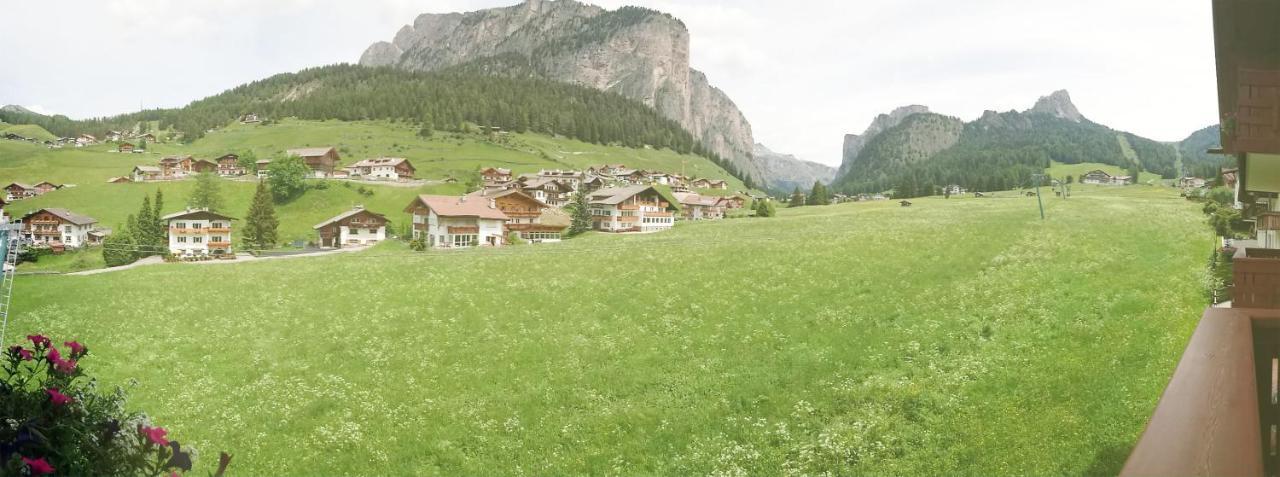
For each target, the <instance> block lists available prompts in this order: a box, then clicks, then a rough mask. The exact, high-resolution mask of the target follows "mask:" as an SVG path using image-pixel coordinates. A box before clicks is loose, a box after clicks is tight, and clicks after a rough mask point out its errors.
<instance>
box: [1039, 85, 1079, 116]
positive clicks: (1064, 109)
mask: <svg viewBox="0 0 1280 477" xmlns="http://www.w3.org/2000/svg"><path fill="white" fill-rule="evenodd" d="M1027 112H1028V113H1043V114H1048V115H1050V116H1053V117H1056V118H1061V119H1066V120H1069V121H1074V122H1077V123H1078V122H1081V121H1084V116H1083V115H1081V114H1080V110H1079V109H1076V105H1075V104H1074V103H1072V102H1071V94H1069V93H1067V90H1065V89H1061V90H1058V91H1054V92H1053V93H1052V94H1050V95H1048V96H1041V97H1040V99H1039V100H1038V101H1036V105H1035V106H1032V107H1031V109H1028V110H1027Z"/></svg>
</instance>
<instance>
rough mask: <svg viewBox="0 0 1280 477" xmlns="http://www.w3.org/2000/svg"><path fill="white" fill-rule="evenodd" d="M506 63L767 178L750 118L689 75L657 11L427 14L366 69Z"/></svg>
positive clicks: (682, 37)
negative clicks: (671, 128)
mask: <svg viewBox="0 0 1280 477" xmlns="http://www.w3.org/2000/svg"><path fill="white" fill-rule="evenodd" d="M499 56H501V57H504V58H506V60H504V61H505V62H506V63H507V64H510V57H512V56H514V57H517V58H519V61H523V62H527V66H526V67H524V68H521V69H522V70H524V71H531V72H533V73H534V74H538V75H541V76H544V77H546V78H549V79H553V80H557V81H563V82H568V83H575V84H580V85H585V86H590V87H593V88H596V89H600V90H604V91H610V92H614V93H618V94H620V95H622V96H625V97H628V98H631V99H634V100H637V101H640V102H642V103H644V104H647V105H649V106H651V107H653V108H654V109H656V110H658V111H659V112H660V113H662V114H663V115H664V116H666V117H667V118H670V119H672V120H675V121H677V122H679V123H680V124H681V125H682V126H684V128H685V129H687V130H688V131H689V132H690V133H692V134H693V135H694V137H695V138H698V139H699V140H700V141H701V142H702V144H703V145H704V146H705V147H706V148H707V149H708V150H710V151H712V152H714V153H716V154H718V155H720V156H721V157H723V158H725V159H727V160H728V161H729V162H730V163H732V164H733V165H734V167H736V168H738V169H739V170H740V171H741V172H743V173H745V174H747V175H749V176H751V177H752V178H755V179H757V180H761V179H763V178H764V177H765V171H764V169H763V168H762V167H761V166H760V165H759V164H758V163H757V162H756V161H754V160H753V159H752V155H751V154H752V150H753V143H754V142H753V140H752V135H751V125H750V124H749V123H748V122H747V119H746V117H745V116H743V114H742V112H741V111H739V110H738V107H737V106H736V105H735V104H734V103H733V101H732V100H730V99H729V97H728V96H727V95H725V94H724V92H722V91H720V90H719V89H717V88H715V87H713V86H711V84H710V82H709V81H708V80H707V78H706V75H704V74H702V73H701V72H699V71H697V70H694V69H692V68H690V66H689V31H688V29H686V28H685V26H684V24H683V23H682V22H680V20H678V19H676V18H674V17H671V16H670V15H666V14H663V13H659V12H656V11H653V10H647V9H642V8H635V7H624V8H621V9H618V10H615V11H608V10H605V9H602V8H600V7H596V6H593V5H587V4H583V3H578V2H575V1H573V0H558V1H544V0H528V1H526V2H525V3H523V4H520V5H515V6H511V7H504V8H494V9H489V10H480V11H475V12H468V13H448V14H424V15H420V16H418V18H417V19H416V20H414V22H413V24H412V25H407V26H405V27H403V28H401V29H400V31H399V32H398V33H396V36H395V39H394V40H393V41H390V42H378V43H375V44H373V45H372V46H370V47H369V48H368V49H367V50H366V51H365V52H364V54H363V55H362V56H361V58H360V64H362V65H367V66H395V67H399V68H405V69H409V70H415V71H430V70H436V69H440V68H446V67H450V66H457V65H462V64H466V63H471V62H476V61H484V60H486V59H491V58H495V57H499ZM495 64H497V63H495ZM494 73H498V74H502V73H503V72H501V71H494Z"/></svg>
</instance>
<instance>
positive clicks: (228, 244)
mask: <svg viewBox="0 0 1280 477" xmlns="http://www.w3.org/2000/svg"><path fill="white" fill-rule="evenodd" d="M209 248H231V242H209Z"/></svg>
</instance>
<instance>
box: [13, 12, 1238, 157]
mask: <svg viewBox="0 0 1280 477" xmlns="http://www.w3.org/2000/svg"><path fill="white" fill-rule="evenodd" d="M511 3H515V0H434V1H417V0H367V1H361V2H349V1H340V0H272V1H259V0H208V1H199V2H192V1H187V2H173V1H169V0H110V1H105V2H102V1H90V0H73V1H65V2H17V3H15V4H14V5H9V6H7V7H6V12H5V16H6V19H5V27H4V28H2V29H0V64H5V65H9V66H10V67H9V68H7V71H6V74H5V75H2V76H0V104H7V103H17V104H27V103H36V104H41V105H44V106H45V107H47V108H49V109H50V110H54V111H59V112H63V113H65V114H68V115H71V116H73V117H87V116H100V115H108V114H116V113H120V112H126V111H132V110H135V109H137V108H138V105H139V104H143V105H145V106H146V107H169V106H180V105H182V104H185V103H187V102H189V101H191V100H194V99H198V98H200V97H203V96H207V95H210V94H215V93H218V92H220V91H222V90H224V89H227V88H230V87H232V86H235V85H238V84H241V83H244V82H248V81H252V80H255V79H260V78H264V77H267V76H270V75H272V74H275V73H280V72H286V71H296V70H298V69H301V68H305V67H308V66H317V65H322V64H330V63H336V62H355V61H356V60H358V58H359V56H360V53H361V52H363V50H364V48H365V47H366V46H368V45H369V44H370V43H372V42H374V41H377V40H386V39H390V38H391V37H392V36H393V35H394V34H395V32H396V30H398V29H399V28H400V26H401V25H404V24H408V23H411V22H412V21H413V19H414V17H415V16H416V15H417V14H418V13H424V12H448V11H465V10H475V9H480V8H488V7H494V6H502V5H507V4H511ZM597 3H600V4H601V5H603V6H605V7H609V8H616V7H618V6H622V5H624V4H640V5H644V6H647V7H650V8H655V9H658V10H662V11H666V12H669V13H672V14H673V15H675V16H677V17H679V18H681V19H682V20H683V21H684V22H685V24H686V25H688V27H689V29H690V32H691V54H692V61H693V66H694V67H695V68H698V69H700V70H702V71H704V72H706V73H707V76H708V77H709V78H710V79H711V81H712V83H713V84H715V85H716V86H718V87H720V88H721V89H723V90H725V92H726V93H728V94H729V96H730V97H731V98H733V100H734V101H735V102H736V103H737V104H738V106H739V107H741V108H742V109H743V111H744V112H745V113H746V114H747V117H748V119H750V120H751V123H752V125H753V129H754V131H755V135H756V139H757V141H759V142H763V143H765V144H767V145H769V146H770V147H771V148H773V149H775V150H778V151H782V152H789V153H795V154H797V155H799V156H800V157H803V158H806V159H810V160H815V161H819V162H825V163H829V164H836V163H838V162H839V160H840V157H839V154H840V143H841V140H842V137H843V135H844V133H847V132H861V130H862V129H863V128H865V127H866V125H867V123H869V122H870V121H871V119H872V118H873V117H874V116H875V115H876V114H879V113H882V112H885V111H888V110H890V109H892V108H894V107H897V106H901V105H904V104H913V103H919V104H926V105H928V106H930V107H931V108H932V109H934V110H935V111H938V112H941V113H945V114H952V115H956V116H960V117H962V118H965V119H971V118H974V117H977V116H978V115H980V114H981V113H982V111H983V110H984V109H998V110H1008V109H1024V108H1026V107H1029V106H1030V105H1031V104H1032V103H1033V102H1034V101H1035V100H1036V98H1037V97H1039V96H1041V95H1044V94H1047V93H1049V92H1051V91H1053V90H1056V89H1064V88H1065V89H1068V90H1070V91H1071V93H1072V97H1073V99H1075V101H1076V103H1077V105H1079V107H1080V109H1081V111H1082V112H1083V113H1084V114H1085V115H1086V116H1088V117H1089V118H1091V119H1093V120H1095V121H1099V122H1102V123H1104V124H1108V125H1110V126H1113V127H1117V128H1120V129H1125V130H1129V131H1132V132H1134V133H1137V134H1141V135H1145V136H1149V137H1152V138H1154V139H1161V140H1176V139H1180V138H1181V137H1183V136H1185V135H1186V134H1188V133H1190V132H1191V131H1193V130H1195V129H1198V128H1200V127H1203V126H1205V125H1207V124H1210V123H1211V122H1212V121H1213V120H1214V118H1216V116H1217V115H1216V111H1215V108H1216V105H1215V103H1214V97H1213V92H1212V91H1213V88H1214V86H1215V79H1214V76H1213V50H1212V35H1211V23H1210V18H1209V11H1208V10H1209V7H1208V4H1207V2H1202V1H1196V0H1129V1H1125V2H1115V1H1111V0H1077V1H1075V2H1054V1H1049V0H1022V1H1005V0H971V1H965V2H957V1H954V0H898V1H866V0H863V1H832V0H823V1H820V0H797V1H791V2H779V1H776V0H740V1H728V0H679V1H677V0H600V1H599V2H597ZM55 18H56V19H57V21H56V22H54V23H51V20H50V19H55ZM51 25H56V27H52V28H55V31H54V32H52V33H51V32H50V31H49V30H50V28H51ZM55 33H56V34H55Z"/></svg>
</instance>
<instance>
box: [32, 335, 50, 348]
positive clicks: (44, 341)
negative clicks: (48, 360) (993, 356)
mask: <svg viewBox="0 0 1280 477" xmlns="http://www.w3.org/2000/svg"><path fill="white" fill-rule="evenodd" d="M27 339H29V340H31V343H33V344H35V345H45V346H49V343H51V341H49V338H45V337H44V335H27Z"/></svg>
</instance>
